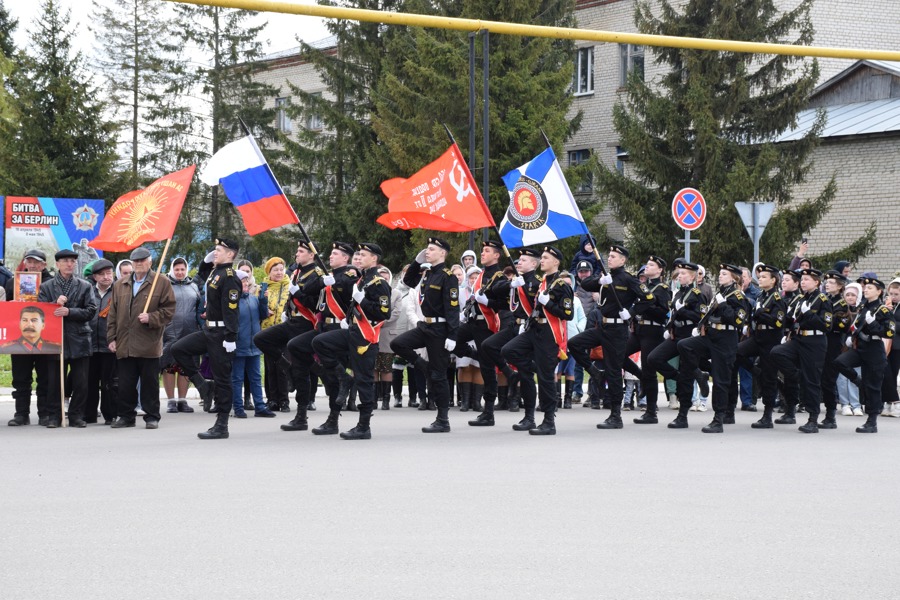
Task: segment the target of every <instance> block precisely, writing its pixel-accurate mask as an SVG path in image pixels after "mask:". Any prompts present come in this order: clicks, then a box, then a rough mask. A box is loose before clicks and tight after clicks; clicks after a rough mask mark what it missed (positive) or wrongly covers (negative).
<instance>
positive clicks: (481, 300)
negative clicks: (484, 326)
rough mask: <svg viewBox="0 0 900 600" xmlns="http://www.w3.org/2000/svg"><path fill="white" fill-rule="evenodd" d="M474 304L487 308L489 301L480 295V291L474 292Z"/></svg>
mask: <svg viewBox="0 0 900 600" xmlns="http://www.w3.org/2000/svg"><path fill="white" fill-rule="evenodd" d="M475 302H477V303H478V304H481V305H483V306H487V305H488V302H490V300H488V297H487V296H485V295H484V294H482V293H481V290H478V291H477V292H475Z"/></svg>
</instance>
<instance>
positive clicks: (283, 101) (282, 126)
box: [275, 98, 294, 133]
mask: <svg viewBox="0 0 900 600" xmlns="http://www.w3.org/2000/svg"><path fill="white" fill-rule="evenodd" d="M290 104H291V99H290V98H275V108H276V109H277V111H278V112H277V115H276V117H275V127H276V129H278V131H281V132H282V133H291V132H293V131H294V123H293V122H292V121H291V117H290V115H288V114H287V110H286V108H287V107H288V106H290Z"/></svg>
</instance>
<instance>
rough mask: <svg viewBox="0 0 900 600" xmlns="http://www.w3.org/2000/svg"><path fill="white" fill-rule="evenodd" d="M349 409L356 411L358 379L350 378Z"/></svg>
mask: <svg viewBox="0 0 900 600" xmlns="http://www.w3.org/2000/svg"><path fill="white" fill-rule="evenodd" d="M347 410H349V411H351V412H356V411H357V410H358V409H357V408H356V381H354V380H353V379H351V380H350V395H349V396H348V397H347Z"/></svg>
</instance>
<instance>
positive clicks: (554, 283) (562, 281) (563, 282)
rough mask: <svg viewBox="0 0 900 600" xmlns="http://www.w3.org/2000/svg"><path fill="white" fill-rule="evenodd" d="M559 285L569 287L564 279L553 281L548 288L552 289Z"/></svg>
mask: <svg viewBox="0 0 900 600" xmlns="http://www.w3.org/2000/svg"><path fill="white" fill-rule="evenodd" d="M560 284H562V285H569V282H568V281H566V280H565V279H554V280H553V283H551V284H550V287H553V286H554V285H560Z"/></svg>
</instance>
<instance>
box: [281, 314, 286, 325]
mask: <svg viewBox="0 0 900 600" xmlns="http://www.w3.org/2000/svg"><path fill="white" fill-rule="evenodd" d="M287 320H288V314H287V313H286V312H283V313H281V322H282V323H286V322H287Z"/></svg>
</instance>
